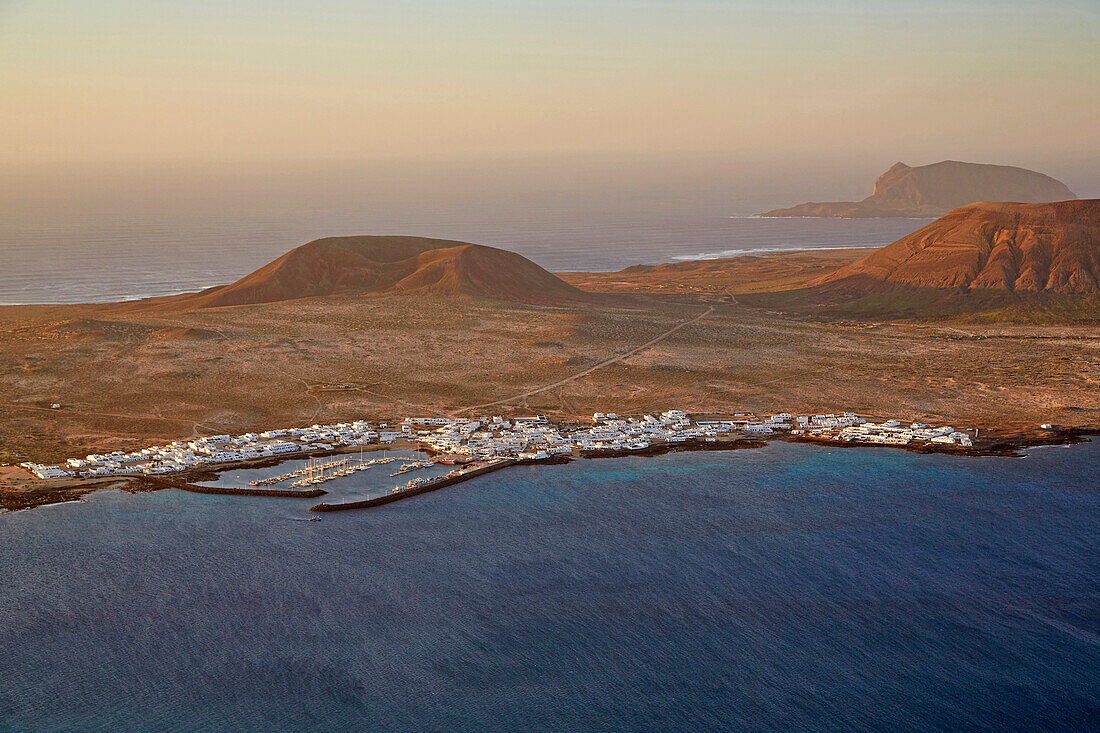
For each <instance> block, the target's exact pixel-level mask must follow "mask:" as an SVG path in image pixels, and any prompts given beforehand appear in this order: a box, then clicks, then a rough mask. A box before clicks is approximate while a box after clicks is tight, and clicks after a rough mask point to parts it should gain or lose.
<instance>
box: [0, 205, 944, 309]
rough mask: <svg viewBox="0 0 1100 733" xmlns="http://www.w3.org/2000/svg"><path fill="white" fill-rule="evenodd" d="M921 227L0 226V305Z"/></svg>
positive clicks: (206, 221)
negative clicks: (503, 255)
mask: <svg viewBox="0 0 1100 733" xmlns="http://www.w3.org/2000/svg"><path fill="white" fill-rule="evenodd" d="M928 221H929V220H927V219H762V218H754V217H727V216H704V215H698V216H690V217H689V216H678V217H677V216H668V215H656V214H655V215H651V216H646V215H637V214H632V215H630V216H626V215H624V214H622V213H618V214H599V213H579V212H577V211H574V210H569V211H553V210H551V211H547V212H540V213H532V212H531V211H530V210H529V209H522V210H519V209H518V210H516V211H509V210H508V209H507V208H506V207H504V206H496V207H493V208H492V209H491V210H489V211H470V212H464V211H461V210H456V209H455V208H453V207H449V208H445V209H440V210H434V209H431V208H428V209H420V210H416V211H415V212H405V213H402V212H400V211H397V212H396V213H395V212H376V213H371V212H364V213H346V212H345V213H332V212H324V213H316V214H310V213H308V212H306V213H303V212H294V213H293V214H290V213H287V214H285V215H278V214H269V215H264V216H251V217H217V216H208V217H204V218H201V219H194V220H191V219H181V220H167V219H162V220H156V219H152V220H150V219H144V220H130V219H126V218H119V219H117V220H116V219H105V218H95V219H81V218H75V219H59V220H58V222H59V223H53V224H50V225H44V224H33V225H32V224H29V223H26V222H24V223H18V222H8V223H4V224H0V262H3V263H4V267H3V268H0V305H12V304H38V303H86V302H111V301H117V300H129V299H134V298H142V297H150V296H157V295H171V294H175V293H181V292H191V291H196V290H201V289H203V288H207V287H210V286H213V285H221V284H224V283H229V282H233V281H234V280H236V279H237V278H239V277H241V276H243V275H246V274H247V273H249V272H251V271H253V270H255V269H256V268H258V267H260V266H262V265H264V264H266V263H267V262H269V261H271V260H273V259H275V258H276V257H278V256H279V255H281V254H283V253H284V252H286V251H288V250H290V249H292V248H294V247H296V246H298V245H300V244H304V243H305V242H308V241H310V240H312V239H316V238H318V237H323V236H336V235H348V234H413V235H419V236H430V237H442V238H447V239H458V240H461V241H469V242H475V243H478V244H486V245H491V246H495V247H502V248H504V249H510V250H514V251H516V252H519V253H520V254H522V255H525V256H527V257H529V258H530V259H532V260H534V261H535V262H537V263H538V264H540V265H542V266H543V267H545V268H547V269H549V270H551V271H556V272H562V271H570V270H581V271H611V270H618V269H621V268H623V267H628V266H630V265H638V264H658V263H662V262H674V261H678V260H686V259H702V258H713V257H724V256H725V257H728V256H733V255H737V254H746V253H760V252H774V251H784V250H800V249H835V248H841V247H881V246H883V245H886V244H889V243H890V242H893V241H894V240H896V239H898V238H900V237H903V236H905V235H906V234H909V233H910V232H913V231H916V230H917V229H919V228H920V227H921V226H924V225H925V224H927V223H928Z"/></svg>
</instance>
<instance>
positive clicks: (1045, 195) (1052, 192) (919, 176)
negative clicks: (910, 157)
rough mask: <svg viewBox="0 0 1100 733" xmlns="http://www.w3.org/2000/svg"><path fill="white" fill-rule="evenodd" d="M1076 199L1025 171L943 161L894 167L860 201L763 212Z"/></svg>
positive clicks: (874, 213) (911, 211) (920, 209)
mask: <svg viewBox="0 0 1100 733" xmlns="http://www.w3.org/2000/svg"><path fill="white" fill-rule="evenodd" d="M1074 198H1076V196H1074V194H1073V192H1072V191H1070V190H1069V189H1068V188H1067V187H1066V186H1065V184H1063V183H1062V182H1060V181H1058V180H1055V179H1054V178H1051V177H1050V176H1046V175H1043V174H1042V173H1036V172H1035V171H1030V170H1027V169H1025V168H1015V167H1012V166H1004V165H986V164H982V163H961V162H959V161H954V160H945V161H943V162H940V163H934V164H932V165H925V166H918V167H915V168H914V167H911V166H908V165H906V164H905V163H895V164H894V166H893V167H892V168H890V170H888V171H886V172H885V173H883V174H882V175H881V176H879V177H878V178H877V179H876V180H875V187H874V191H873V192H872V194H871V195H870V196H868V197H867V198H865V199H863V200H862V201H834V202H829V203H806V204H800V205H799V206H794V207H792V208H789V209H775V210H773V211H769V212H766V213H764V214H761V216H773V217H785V216H796V217H807V216H808V217H848V218H861V217H892V216H897V217H934V216H941V215H943V214H945V213H947V212H948V211H950V210H952V209H955V208H957V207H959V206H965V205H966V204H970V203H974V202H976V201H1016V202H1021V203H1044V202H1049V201H1067V200H1071V199H1074Z"/></svg>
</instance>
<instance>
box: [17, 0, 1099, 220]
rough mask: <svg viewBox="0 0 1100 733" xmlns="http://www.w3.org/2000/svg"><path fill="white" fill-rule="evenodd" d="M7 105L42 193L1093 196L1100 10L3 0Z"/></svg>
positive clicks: (1058, 0)
mask: <svg viewBox="0 0 1100 733" xmlns="http://www.w3.org/2000/svg"><path fill="white" fill-rule="evenodd" d="M0 98H2V99H4V100H5V103H4V104H3V105H2V106H0V170H2V171H4V173H3V176H4V180H6V181H8V182H9V183H10V182H11V181H12V180H13V178H12V177H18V176H26V177H27V180H28V181H31V183H30V184H28V186H29V188H31V189H33V188H34V187H35V186H39V187H43V186H46V185H47V183H48V181H49V180H51V176H54V177H56V176H59V175H61V172H66V175H68V174H69V173H71V172H72V171H78V172H79V174H78V175H75V176H70V180H76V179H78V178H79V179H80V180H88V181H93V182H94V181H95V179H96V172H97V171H103V172H104V175H106V172H108V171H114V172H116V173H117V172H118V171H125V170H131V169H133V170H144V171H146V172H148V171H150V170H153V169H155V170H157V171H165V170H176V171H189V172H190V173H191V174H195V175H199V174H201V173H202V172H203V171H210V172H212V174H213V175H215V177H217V175H223V177H224V174H223V173H216V172H217V171H223V172H224V170H225V169H226V168H227V167H228V168H234V167H236V168H244V169H247V170H249V171H252V173H251V174H250V175H253V176H254V177H255V178H257V179H259V180H261V181H262V180H265V179H269V178H270V175H269V174H268V173H265V172H264V171H269V170H270V171H279V170H282V171H288V170H290V169H291V168H292V167H294V166H299V167H302V166H305V167H307V168H308V167H310V166H323V165H337V166H347V165H349V164H352V163H355V162H362V163H363V165H368V164H369V165H373V166H375V168H374V169H375V170H384V171H388V172H398V173H399V172H400V171H402V170H406V169H409V166H412V167H414V168H415V167H416V166H421V167H423V166H426V165H427V166H430V165H436V166H437V167H439V168H440V169H443V168H454V167H455V166H457V167H462V166H467V167H468V166H481V168H479V170H500V169H501V167H504V168H508V167H509V165H510V164H511V163H510V162H514V163H515V165H516V166H519V167H523V166H527V168H528V169H530V170H533V171H536V172H535V173H534V174H533V176H534V177H535V178H538V177H539V176H544V177H546V178H547V180H555V181H559V182H560V180H561V176H563V175H566V174H565V173H564V172H563V171H566V170H569V169H570V168H574V169H583V170H584V171H586V174H585V176H583V178H584V180H580V181H578V182H577V185H578V186H581V187H582V188H583V186H584V185H585V182H586V181H587V180H588V179H589V178H592V179H593V180H598V181H600V182H601V183H600V185H601V186H603V187H604V188H605V189H607V188H608V187H610V188H614V186H615V185H619V184H617V183H615V181H616V178H615V175H614V171H616V170H620V171H621V170H623V169H624V166H625V170H626V172H624V173H622V174H621V176H620V178H621V181H620V183H622V184H623V185H625V184H627V183H629V182H630V180H632V179H633V180H637V176H638V175H639V171H644V176H645V177H646V178H647V179H652V178H653V177H657V178H660V177H662V176H663V175H665V173H666V172H667V173H668V174H669V177H670V185H671V183H672V182H675V181H678V180H680V178H681V177H682V176H684V175H686V173H685V171H693V170H694V171H699V172H700V175H704V173H703V172H705V175H704V177H707V180H708V181H709V182H710V184H719V183H721V182H722V181H724V180H726V178H724V176H725V175H726V174H724V173H723V172H722V171H723V170H727V169H728V170H732V169H736V170H737V171H738V172H739V173H738V176H739V177H738V178H737V180H742V179H745V180H747V179H749V178H753V179H757V180H759V179H761V178H763V177H766V176H768V175H772V176H773V177H781V178H783V179H784V180H799V176H800V175H801V173H800V171H805V170H806V169H808V168H812V169H813V171H812V172H811V173H807V174H806V175H804V176H802V180H829V181H832V183H831V184H830V186H831V188H830V190H829V191H827V192H823V193H829V192H832V191H836V192H837V193H845V192H851V193H859V192H862V194H863V195H865V194H866V193H867V192H866V191H864V190H863V189H866V188H867V187H869V182H870V180H873V177H874V175H877V173H878V172H881V171H882V170H885V169H886V168H888V167H889V166H890V165H891V164H892V163H893V162H895V161H897V160H904V161H905V162H907V163H910V164H912V165H920V164H925V163H931V162H936V161H938V160H943V159H957V160H969V161H976V162H992V163H1004V164H1011V165H1022V166H1025V167H1029V168H1034V169H1038V170H1041V171H1043V172H1046V173H1050V174H1051V175H1054V176H1056V177H1059V178H1061V179H1062V180H1064V181H1066V182H1067V183H1068V184H1070V186H1071V188H1076V189H1079V190H1078V193H1083V194H1084V195H1088V194H1089V193H1092V194H1093V195H1100V122H1098V120H1100V2H1097V1H1096V0H1045V1H1043V2H1031V1H1025V0H999V1H997V2H991V1H985V0H960V1H958V2H943V1H941V0H930V1H923V2H921V1H915V0H914V1H904V2H902V1H900V0H898V1H891V0H881V1H880V2H853V1H851V0H849V1H845V0H833V1H831V2H824V1H819V0H786V1H784V0H775V1H772V2H742V1H738V0H621V1H618V2H612V1H610V0H585V1H584V2H581V1H574V0H539V1H537V2H536V1H534V0H446V1H444V0H431V1H423V0H400V1H393V2H390V1H388V0H385V1H381V2H377V1H371V0H366V1H359V2H353V1H352V0H311V1H309V2H305V1H301V0H284V1H283V2H279V1H278V0H268V1H265V2H259V1H257V0H235V2H231V3H229V2H213V1H211V0H190V1H189V2H166V1H162V0H144V1H142V2H137V1H130V0H82V1H75V0H73V1H64V0H0ZM581 161H583V163H582V162H581ZM708 161H709V163H708ZM575 166H576V167H575ZM516 169H517V170H518V169H519V168H516ZM825 170H828V171H829V172H828V173H823V172H822V171H825ZM538 171H541V173H539V172H538ZM547 171H554V172H553V174H550V173H547ZM485 175H487V174H485ZM734 183H735V182H731V185H733V184H734ZM268 184H270V181H269V180H268ZM710 184H707V185H710ZM647 185H652V181H651V180H650V181H649V182H648V184H647ZM793 193H794V192H793V191H792V195H793ZM780 203H782V202H780Z"/></svg>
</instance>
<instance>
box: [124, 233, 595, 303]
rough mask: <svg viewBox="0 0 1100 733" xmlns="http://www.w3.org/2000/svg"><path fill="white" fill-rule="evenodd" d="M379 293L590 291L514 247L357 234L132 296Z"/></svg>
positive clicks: (526, 299) (559, 297) (275, 297)
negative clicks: (232, 276) (200, 284)
mask: <svg viewBox="0 0 1100 733" xmlns="http://www.w3.org/2000/svg"><path fill="white" fill-rule="evenodd" d="M386 293H391V294H425V295H433V296H440V297H472V298H487V299H492V300H501V301H511V302H516V303H529V304H546V305H552V304H558V303H570V302H581V301H585V300H587V299H589V298H591V297H592V296H590V295H589V294H588V293H585V292H584V291H582V290H578V289H577V288H575V287H573V286H572V285H569V284H568V283H566V282H564V281H563V280H561V279H559V278H558V277H556V276H555V275H553V274H551V273H549V272H547V271H546V270H544V269H543V268H541V267H539V266H538V265H536V264H535V263H534V262H531V261H530V260H528V259H527V258H526V257H523V256H521V255H518V254H516V253H515V252H508V251H507V250H502V249H496V248H495V247H485V246H482V245H478V244H469V243H466V242H456V241H450V240H445V239H429V238H425V237H400V236H361V237H328V238H325V239H318V240H315V241H313V242H309V243H308V244H304V245H302V246H301V247H298V248H296V249H293V250H291V251H290V252H287V253H286V254H285V255H283V256H282V257H279V258H278V259H276V260H273V261H272V262H269V263H268V264H266V265H264V266H263V267H261V268H260V269H258V270H256V271H255V272H252V273H251V274H249V275H246V276H244V277H243V278H241V279H240V280H238V281H237V282H235V283H231V284H229V285H223V286H220V287H215V288H210V289H208V290H204V291H202V292H200V293H192V294H188V295H180V296H172V297H169V298H157V299H152V300H148V301H139V302H141V303H143V304H144V305H145V306H152V307H157V308H162V307H166V308H173V309H174V308H187V309H191V308H215V307H219V306H231V305H249V304H254V303H270V302H275V301H283V300H295V299H299V298H308V297H314V296H324V295H342V294H386ZM135 305H136V304H135Z"/></svg>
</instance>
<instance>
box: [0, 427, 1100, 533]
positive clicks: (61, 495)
mask: <svg viewBox="0 0 1100 733" xmlns="http://www.w3.org/2000/svg"><path fill="white" fill-rule="evenodd" d="M1095 436H1100V428H1091V427H1090V428H1056V429H1055V430H1052V431H1050V434H1049V435H1038V434H1035V433H1033V432H1032V433H1028V434H1016V435H1005V436H996V435H995V436H994V437H993V438H992V439H991V440H990V441H988V442H983V444H982V445H980V446H975V447H971V448H964V447H960V446H950V445H938V444H932V443H927V444H921V445H884V444H877V443H868V442H859V441H851V442H848V441H843V440H835V439H831V438H820V437H815V436H809V435H789V434H783V433H777V434H773V435H769V436H767V437H766V438H754V437H738V438H736V439H734V440H721V441H716V442H705V441H700V440H693V441H685V442H683V443H661V444H657V445H650V446H649V447H648V448H645V449H642V450H616V449H606V450H592V451H584V452H581V453H579V454H571V455H562V456H554V457H552V458H550V459H545V460H538V461H532V460H516V459H512V460H510V461H508V462H506V463H503V464H500V465H493V466H492V467H491V468H492V469H493V470H494V471H495V470H498V469H500V468H505V467H507V466H511V465H561V464H564V463H569V462H571V461H574V460H577V459H580V458H583V459H608V458H629V457H638V458H650V457H655V456H661V455H666V454H669V453H687V452H706V451H728V450H749V449H754V448H764V447H766V446H767V445H768V444H769V443H770V442H771V441H773V440H776V441H783V442H786V443H799V444H805V445H814V446H817V447H829V448H882V449H894V450H899V449H900V450H905V451H908V452H910V453H919V454H926V455H927V454H943V455H953V456H960V457H966V458H982V457H992V458H1022V457H1024V455H1025V454H1023V453H1022V451H1024V450H1027V449H1028V448H1037V447H1044V446H1073V445H1079V444H1081V443H1087V442H1090V441H1091V439H1092V438H1093V437H1095ZM362 449H363V452H377V451H380V450H415V448H414V447H408V448H405V447H401V448H397V447H391V446H389V445H370V446H362ZM421 450H423V451H424V452H426V453H432V454H436V453H438V451H434V450H432V449H426V448H423V449H421ZM356 452H360V451H359V449H358V448H344V449H331V450H319V451H302V452H300V453H298V454H296V455H286V456H278V457H264V458H262V459H252V460H248V461H237V462H234V463H230V464H227V465H225V466H224V467H221V468H218V469H212V468H202V469H197V470H194V471H188V472H184V473H181V474H180V475H179V476H178V477H176V479H177V480H172V479H166V478H163V477H160V476H146V475H125V474H120V475H117V476H115V477H113V478H114V480H113V481H109V482H108V481H104V480H102V479H100V480H98V481H97V484H100V485H90V484H88V483H84V480H83V479H77V480H73V481H68V482H66V483H64V484H62V485H57V486H56V487H43V488H39V489H30V490H5V491H0V514H4V513H8V512H17V511H26V510H29V509H35V508H37V507H41V506H50V505H54V504H61V503H73V502H80V501H81V500H82V498H83V497H84V496H85V495H86V494H90V493H92V492H94V491H100V490H104V489H119V490H120V491H126V492H127V493H131V494H137V493H146V492H152V491H162V490H165V489H179V490H181V491H188V492H190V493H196V494H210V495H224V496H241V497H244V498H247V497H255V498H272V497H277V498H315V497H318V496H322V495H324V494H326V493H327V492H326V491H325V490H323V489H312V490H308V491H293V490H287V489H263V488H254V489H244V488H238V487H229V486H226V487H219V486H200V485H197V484H196V483H195V482H197V481H213V480H216V479H217V478H218V477H219V476H220V475H221V474H222V473H225V472H227V471H233V470H252V469H257V468H271V467H274V466H277V465H280V464H282V463H285V462H287V461H290V460H295V459H303V458H322V457H327V456H333V455H343V454H348V453H356ZM482 473H484V472H480V471H479V472H477V473H472V474H471V475H469V476H460V477H452V479H451V480H449V481H447V482H446V483H445V484H443V485H435V484H432V485H431V486H430V487H428V488H427V489H425V490H419V489H413V490H411V492H415V493H409V492H401V493H400V494H399V495H390V494H386V495H383V496H381V497H375V498H373V499H366V500H361V501H360V502H353V503H354V504H357V505H358V504H364V505H367V506H374V505H382V504H388V503H392V502H394V501H397V500H400V499H403V498H408V497H411V496H416V495H419V494H422V493H428V492H429V491H434V490H436V489H439V488H443V487H444V485H446V486H449V485H452V484H454V483H461V482H462V481H465V480H469V479H471V478H476V477H477V476H480V475H482ZM106 484H109V485H106ZM391 497H394V498H391ZM378 499H385V501H377V500H378ZM375 502H376V503H375ZM326 506H329V507H332V506H338V505H326ZM346 508H358V507H357V506H349V507H346ZM311 511H313V509H311ZM316 511H322V512H324V511H338V510H336V509H331V508H329V509H320V510H316Z"/></svg>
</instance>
